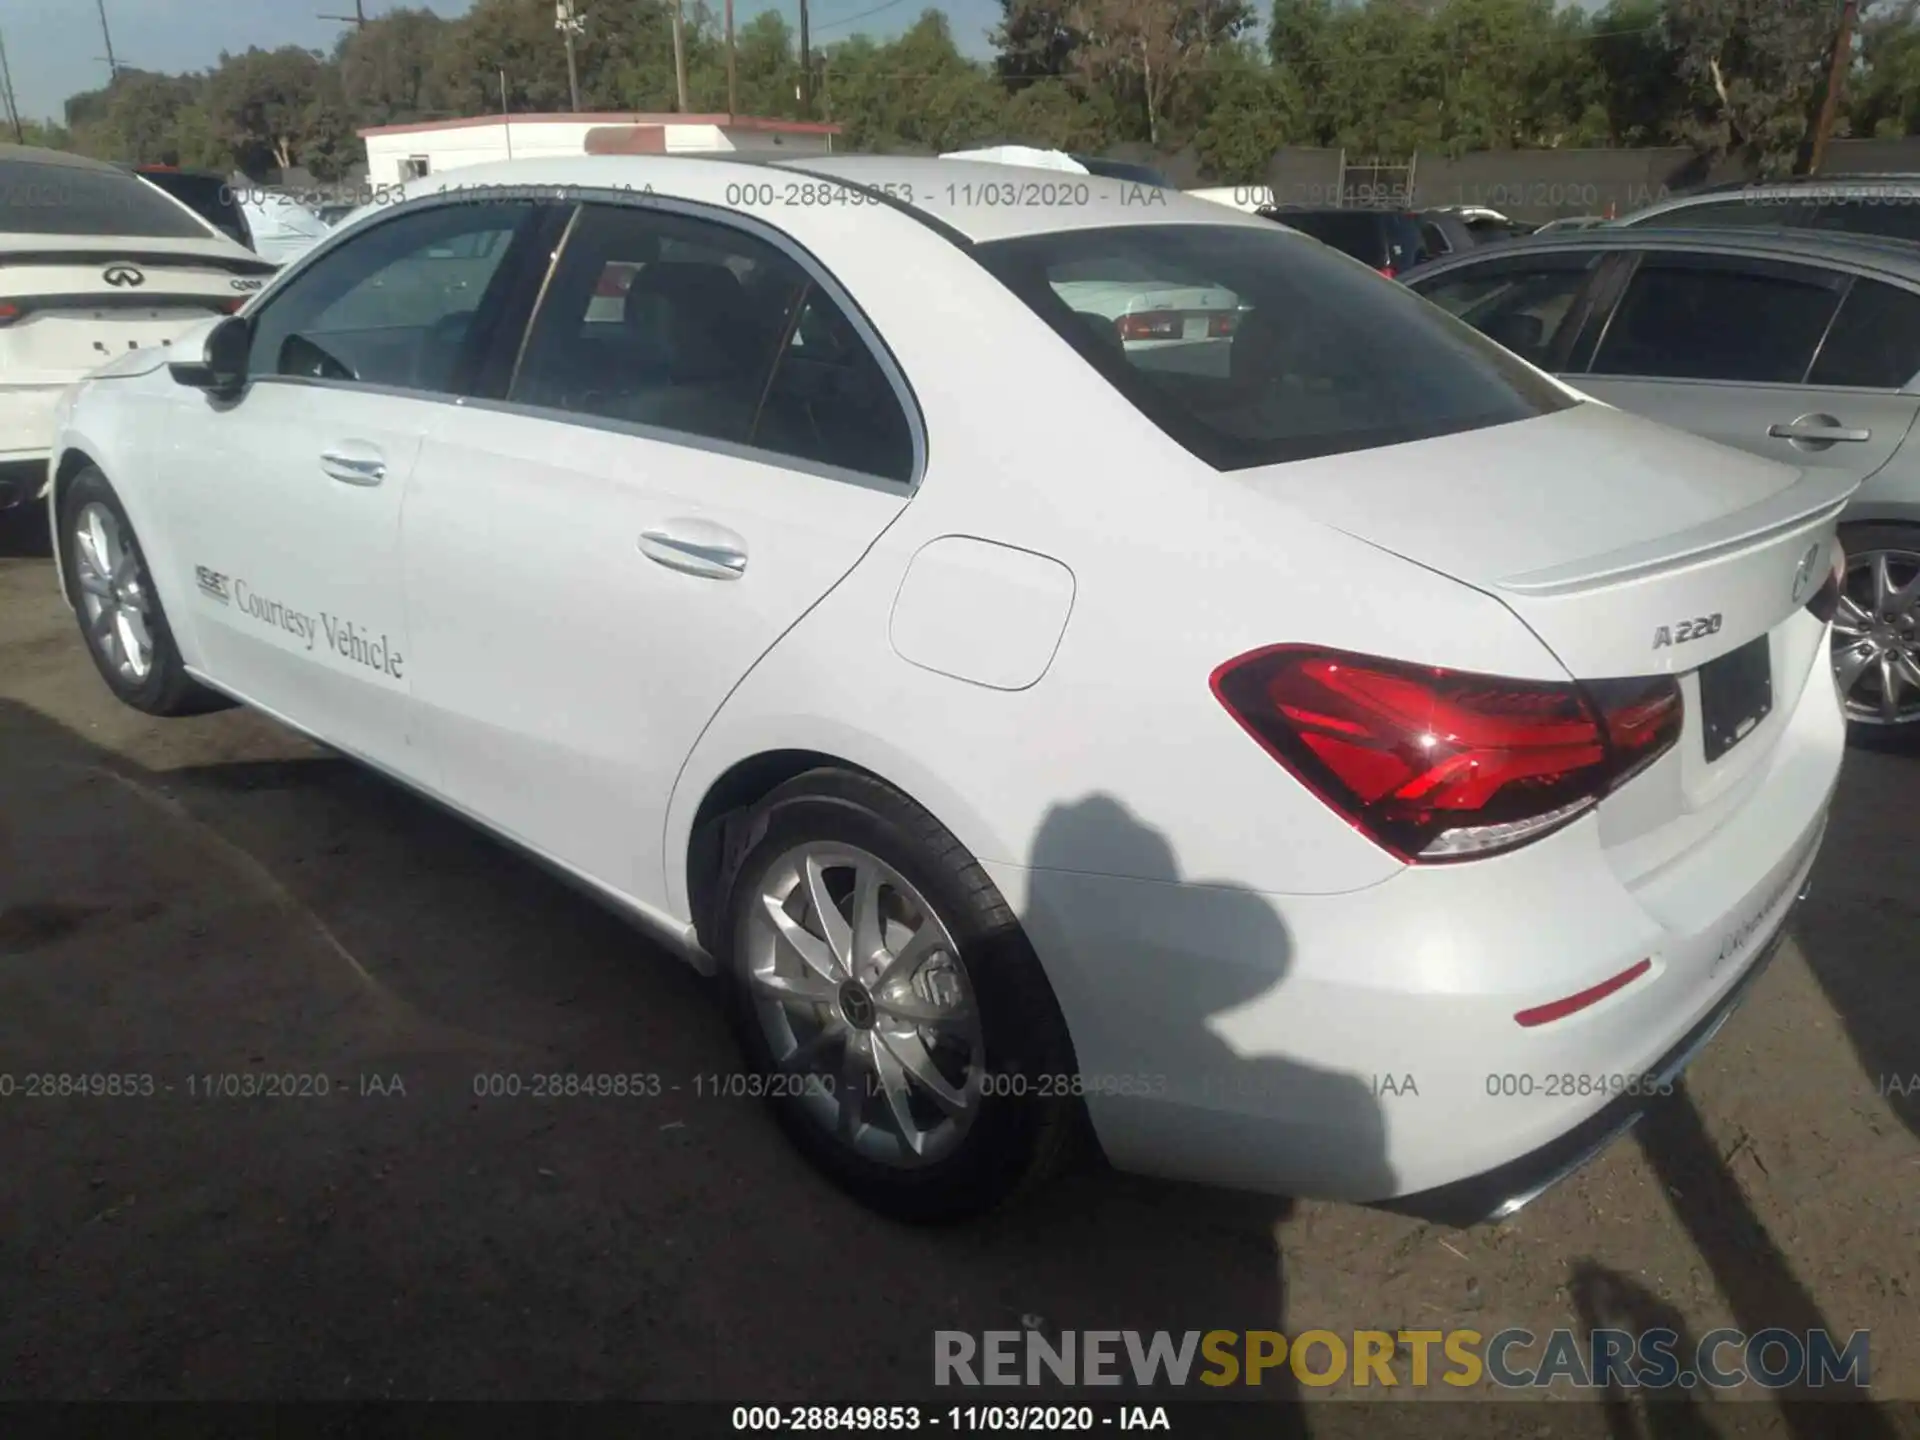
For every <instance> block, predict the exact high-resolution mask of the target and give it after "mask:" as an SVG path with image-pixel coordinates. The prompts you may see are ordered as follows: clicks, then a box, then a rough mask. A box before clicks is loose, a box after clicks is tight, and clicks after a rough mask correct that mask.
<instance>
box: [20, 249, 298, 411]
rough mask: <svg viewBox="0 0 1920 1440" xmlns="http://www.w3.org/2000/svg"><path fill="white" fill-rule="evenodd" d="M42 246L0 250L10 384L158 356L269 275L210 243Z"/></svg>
mask: <svg viewBox="0 0 1920 1440" xmlns="http://www.w3.org/2000/svg"><path fill="white" fill-rule="evenodd" d="M35 238H36V241H38V240H39V238H40V237H35ZM45 238H46V241H47V242H48V243H46V244H45V245H44V246H43V245H40V244H36V245H35V247H34V248H33V249H31V250H0V307H3V308H0V373H4V374H5V375H6V377H7V382H8V383H9V384H18V385H56V384H60V385H64V384H67V383H70V382H71V381H73V380H75V379H78V378H79V377H80V376H82V375H85V374H87V373H88V372H90V371H92V370H94V369H96V368H97V367H99V366H101V365H103V364H106V363H107V362H108V361H110V360H113V359H116V358H117V357H119V356H121V355H124V354H126V353H128V352H129V351H133V350H141V349H148V348H153V347H164V346H166V345H168V344H169V343H170V342H171V340H172V339H173V337H174V336H176V335H178V334H179V333H180V331H182V330H183V329H185V328H186V327H188V326H189V325H192V324H193V323H194V322H195V321H197V320H202V319H205V318H206V317H207V316H209V315H216V314H227V313H231V312H232V311H233V310H235V309H237V308H239V307H240V306H241V305H243V304H244V303H245V302H246V301H247V300H248V299H250V298H251V297H252V295H253V294H254V293H255V292H256V291H258V290H260V289H261V288H262V287H263V286H264V285H265V283H266V280H267V277H268V276H270V275H271V274H272V273H273V269H274V267H273V266H272V265H270V264H267V263H265V262H263V261H260V260H258V259H256V258H254V257H252V256H250V255H247V254H245V252H243V251H240V250H238V248H237V247H233V246H228V245H225V244H223V243H221V242H218V241H211V240H209V241H204V242H203V241H197V240H166V239H159V238H154V239H141V240H138V241H135V242H132V243H129V242H127V241H120V242H117V243H116V242H114V241H113V240H112V239H111V238H109V237H94V236H85V235H79V236H64V235H63V236H59V237H51V236H49V237H45Z"/></svg>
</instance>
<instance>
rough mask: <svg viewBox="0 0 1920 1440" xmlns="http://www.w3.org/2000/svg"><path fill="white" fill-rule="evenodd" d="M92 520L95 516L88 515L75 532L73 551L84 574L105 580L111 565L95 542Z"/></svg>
mask: <svg viewBox="0 0 1920 1440" xmlns="http://www.w3.org/2000/svg"><path fill="white" fill-rule="evenodd" d="M92 522H93V517H92V516H91V515H89V516H87V517H86V518H85V520H84V521H83V523H82V524H81V525H80V526H79V528H77V529H76V530H75V531H74V532H73V553H74V555H75V557H76V558H77V559H78V560H79V561H80V569H81V572H82V573H83V574H92V575H96V576H98V577H99V578H100V579H102V580H105V579H106V578H107V572H108V570H109V569H110V568H111V567H109V566H108V565H107V563H106V561H105V560H104V559H102V558H101V555H100V548H99V546H98V545H97V544H96V543H95V542H94V538H93V523H92Z"/></svg>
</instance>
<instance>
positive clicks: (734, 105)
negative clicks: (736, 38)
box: [727, 0, 740, 120]
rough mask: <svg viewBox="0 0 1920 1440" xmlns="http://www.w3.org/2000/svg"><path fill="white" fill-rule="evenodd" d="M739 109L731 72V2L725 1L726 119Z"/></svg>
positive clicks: (729, 0) (731, 0)
mask: <svg viewBox="0 0 1920 1440" xmlns="http://www.w3.org/2000/svg"><path fill="white" fill-rule="evenodd" d="M739 109H740V87H739V84H738V80H737V77H736V76H735V75H734V71H733V0H727V119H729V120H731V119H733V117H734V115H735V113H736V112H737V111H738V110H739Z"/></svg>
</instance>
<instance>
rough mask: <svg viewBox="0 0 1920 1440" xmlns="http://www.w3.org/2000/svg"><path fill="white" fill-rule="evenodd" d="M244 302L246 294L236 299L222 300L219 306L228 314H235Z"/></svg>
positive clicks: (245, 301)
mask: <svg viewBox="0 0 1920 1440" xmlns="http://www.w3.org/2000/svg"><path fill="white" fill-rule="evenodd" d="M246 303H247V299H246V296H244V295H242V296H241V297H240V298H238V299H237V300H222V301H221V302H220V308H221V309H222V310H224V311H226V313H227V314H229V315H237V314H239V313H240V307H241V306H242V305H245V304H246Z"/></svg>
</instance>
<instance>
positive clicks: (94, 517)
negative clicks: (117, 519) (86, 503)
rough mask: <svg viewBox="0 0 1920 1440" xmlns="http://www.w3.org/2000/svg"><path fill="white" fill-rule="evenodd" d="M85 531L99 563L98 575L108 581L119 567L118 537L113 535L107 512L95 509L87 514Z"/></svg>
mask: <svg viewBox="0 0 1920 1440" xmlns="http://www.w3.org/2000/svg"><path fill="white" fill-rule="evenodd" d="M87 531H88V533H89V534H91V535H92V537H93V553H94V556H95V558H96V559H98V561H99V562H100V573H101V574H102V575H105V576H106V577H107V578H108V579H112V578H113V572H114V571H115V570H117V569H118V568H119V566H120V537H119V536H118V535H116V534H115V533H114V528H113V525H112V523H111V522H110V521H109V520H108V519H107V512H106V511H104V510H102V509H100V508H99V507H97V506H96V507H95V508H93V509H92V510H89V511H88V512H87Z"/></svg>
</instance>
